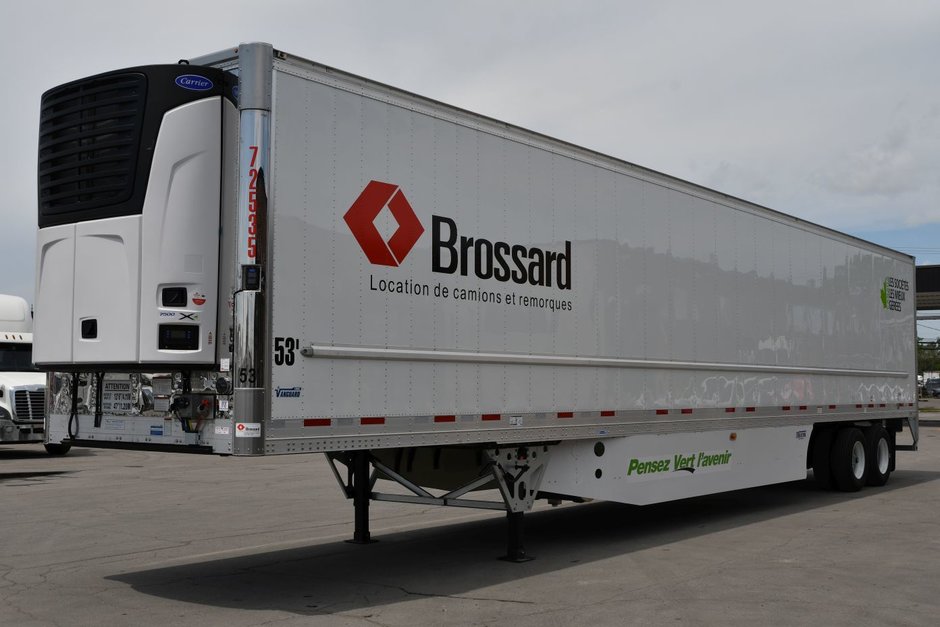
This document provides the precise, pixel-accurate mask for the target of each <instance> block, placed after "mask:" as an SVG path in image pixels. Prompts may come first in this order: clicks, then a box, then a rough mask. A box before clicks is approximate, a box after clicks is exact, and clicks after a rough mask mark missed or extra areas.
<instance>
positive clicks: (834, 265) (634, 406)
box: [34, 43, 918, 560]
mask: <svg viewBox="0 0 940 627" xmlns="http://www.w3.org/2000/svg"><path fill="white" fill-rule="evenodd" d="M41 106H42V111H41V121H40V131H39V133H40V137H39V169H38V174H39V207H38V225H39V231H38V245H37V288H36V302H37V307H36V310H37V316H36V322H35V326H36V336H35V347H34V359H35V362H36V364H37V365H38V366H39V367H41V368H42V369H43V370H45V371H47V372H48V386H49V389H50V394H49V396H48V408H47V412H46V434H47V438H48V442H49V443H51V444H57V445H67V444H68V445H78V446H93V447H124V448H143V449H155V450H161V451H170V452H193V453H207V454H216V455H226V456H228V455H231V456H236V457H237V456H257V455H280V454H310V453H321V454H325V455H326V456H327V457H328V459H329V461H330V464H331V467H332V469H333V472H334V474H335V475H336V478H337V480H338V482H339V484H340V486H341V488H342V489H343V490H344V491H345V494H346V495H347V496H348V497H349V498H350V499H351V500H352V501H353V505H354V512H355V515H354V520H355V523H354V532H353V538H354V540H355V541H358V542H368V541H369V540H370V539H371V534H370V531H369V505H370V502H371V501H403V502H412V503H422V504H434V505H445V506H463V507H481V508H490V509H497V510H504V511H506V513H507V520H508V522H509V525H508V528H509V542H508V547H507V548H508V552H507V557H509V558H511V559H516V560H522V559H526V557H527V556H526V553H525V549H524V547H523V543H522V532H521V529H522V517H523V514H524V512H526V511H528V510H529V509H530V508H531V507H532V506H533V504H534V502H535V501H536V500H537V499H550V500H551V501H552V502H558V501H560V500H572V501H582V500H586V499H606V500H612V501H618V502H622V503H631V504H651V503H658V502H663V501H668V500H673V499H682V498H687V497H693V496H698V495H705V494H711V493H716V492H721V491H727V490H737V489H743V488H750V487H754V486H761V485H767V484H772V483H778V482H785V481H792V480H800V479H805V478H807V476H808V473H807V471H808V469H812V471H813V475H814V476H815V478H816V480H817V481H818V482H819V483H820V484H821V485H822V486H824V487H828V488H834V489H838V490H845V491H854V490H858V489H861V488H862V487H863V486H866V485H870V486H878V485H882V484H884V483H885V482H886V481H887V480H888V477H889V475H890V473H891V472H892V471H893V470H894V467H895V453H896V451H898V450H915V449H916V446H917V440H918V429H917V380H916V351H915V346H916V331H915V314H914V302H913V300H914V297H913V295H914V263H913V258H912V257H910V256H908V255H905V254H902V253H900V252H897V251H894V250H890V249H888V248H885V247H883V246H879V245H876V244H873V243H870V242H866V241H863V240H860V239H858V238H855V237H851V236H849V235H846V234H844V233H840V232H837V231H835V230H832V229H829V228H825V227H823V226H819V225H816V224H812V223H810V222H807V221H805V220H801V219H799V218H795V217H793V216H790V215H786V214H784V213H780V212H777V211H774V210H771V209H768V208H766V207H763V206H759V205H757V204H754V203H751V202H747V201H745V200H742V199H739V198H736V197H732V196H729V195H726V194H723V193H720V192H718V191H714V190H711V189H707V188H705V187H702V186H700V185H696V184H692V183H689V182H686V181H683V180H680V179H677V178H674V177H671V176H667V175H665V174H662V173H659V172H656V171H652V170H649V169H646V168H643V167H639V166H637V165H634V164H631V163H628V162H625V161H623V160H620V159H617V158H614V157H610V156H606V155H603V154H600V153H597V152H594V151H591V150H588V149H585V148H582V147H579V146H576V145H572V144H570V143H566V142H564V141H560V140H557V139H553V138H551V137H547V136H545V135H542V134H539V133H535V132H532V131H528V130H526V129H523V128H520V127H517V126H514V125H511V124H507V123H504V122H501V121H498V120H495V119H491V118H488V117H485V116H482V115H478V114H475V113H472V112H470V111H466V110H462V109H459V108H456V107H453V106H449V105H446V104H442V103H440V102H436V101H434V100H431V99H428V98H423V97H420V96H417V95H415V94H412V93H408V92H406V91H403V90H400V89H396V88H393V87H390V86H388V85H385V84H382V83H378V82H375V81H372V80H368V79H365V78H362V77H359V76H355V75H352V74H349V73H346V72H342V71H339V70H337V69H334V68H331V67H326V66H324V65H320V64H318V63H315V62H312V61H308V60H305V59H302V58H299V57H297V56H293V55H290V54H288V53H285V52H282V51H280V50H276V49H274V48H273V47H272V46H270V45H269V44H264V43H250V44H242V45H240V46H238V47H237V48H234V49H229V50H224V51H221V52H218V53H214V54H209V55H206V56H203V57H200V58H194V59H189V60H187V61H181V62H179V63H177V64H172V65H153V66H144V67H134V68H129V69H123V70H117V71H113V72H108V73H105V74H99V75H95V76H91V77H89V78H83V79H80V80H76V81H74V82H71V83H68V84H65V85H61V86H59V87H55V88H53V89H51V90H49V91H48V92H46V93H45V94H44V95H43V98H42V105H41ZM905 433H906V435H903V436H902V434H905ZM380 481H381V483H379V482H380ZM389 482H392V483H397V484H398V485H399V486H400V487H399V488H396V489H394V490H392V491H388V490H387V489H386V488H385V487H383V486H387V485H389ZM493 495H497V496H496V498H487V497H492V496H493Z"/></svg>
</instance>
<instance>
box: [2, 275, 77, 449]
mask: <svg viewBox="0 0 940 627" xmlns="http://www.w3.org/2000/svg"><path fill="white" fill-rule="evenodd" d="M32 331H33V317H32V312H31V311H30V308H29V304H28V303H27V302H26V299H25V298H22V297H20V296H13V295H12V294H0V445H3V444H13V443H25V442H42V441H43V438H44V436H43V431H44V424H43V419H44V417H45V411H46V375H45V374H44V373H43V372H41V371H39V370H38V369H36V367H35V366H33V358H32V354H33V333H32ZM69 448H70V444H68V443H63V442H49V443H47V444H46V450H47V451H48V452H49V453H51V454H53V455H64V454H66V453H68V451H69Z"/></svg>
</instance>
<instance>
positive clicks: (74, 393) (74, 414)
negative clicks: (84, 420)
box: [66, 372, 78, 441]
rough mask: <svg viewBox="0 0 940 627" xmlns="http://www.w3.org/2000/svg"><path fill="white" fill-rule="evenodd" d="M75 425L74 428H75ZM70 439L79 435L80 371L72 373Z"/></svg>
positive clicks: (68, 428)
mask: <svg viewBox="0 0 940 627" xmlns="http://www.w3.org/2000/svg"><path fill="white" fill-rule="evenodd" d="M73 427H74V429H73ZM66 430H67V431H68V435H69V440H73V441H74V440H75V438H77V437H78V373H77V372H76V373H73V374H72V413H71V414H69V424H68V427H67V429H66Z"/></svg>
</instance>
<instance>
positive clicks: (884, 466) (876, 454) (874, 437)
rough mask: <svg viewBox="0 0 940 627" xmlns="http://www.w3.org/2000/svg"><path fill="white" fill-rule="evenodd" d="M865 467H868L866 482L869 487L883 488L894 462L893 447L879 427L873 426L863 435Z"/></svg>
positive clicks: (885, 433)
mask: <svg viewBox="0 0 940 627" xmlns="http://www.w3.org/2000/svg"><path fill="white" fill-rule="evenodd" d="M865 447H866V450H865V453H866V457H865V459H866V465H867V466H868V480H867V483H868V485H870V486H883V485H884V484H886V483H888V477H890V476H891V468H892V467H893V465H894V464H893V463H892V462H893V461H894V447H892V446H891V438H890V437H889V436H888V432H887V431H886V430H885V428H884V427H882V426H881V425H875V426H873V427H871V428H869V429H867V430H866V433H865Z"/></svg>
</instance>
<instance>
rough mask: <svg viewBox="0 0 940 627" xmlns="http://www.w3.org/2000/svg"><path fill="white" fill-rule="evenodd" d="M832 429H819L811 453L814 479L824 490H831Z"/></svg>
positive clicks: (814, 436) (814, 435) (815, 434)
mask: <svg viewBox="0 0 940 627" xmlns="http://www.w3.org/2000/svg"><path fill="white" fill-rule="evenodd" d="M834 434H835V432H834V431H833V430H832V429H819V430H818V431H816V432H815V433H814V434H813V450H812V451H811V452H810V466H811V467H812V468H813V479H814V480H815V481H816V485H817V486H819V487H820V488H821V489H823V490H831V489H832V488H833V484H832V472H831V471H830V470H829V451H830V450H831V449H832V436H833V435H834Z"/></svg>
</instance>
